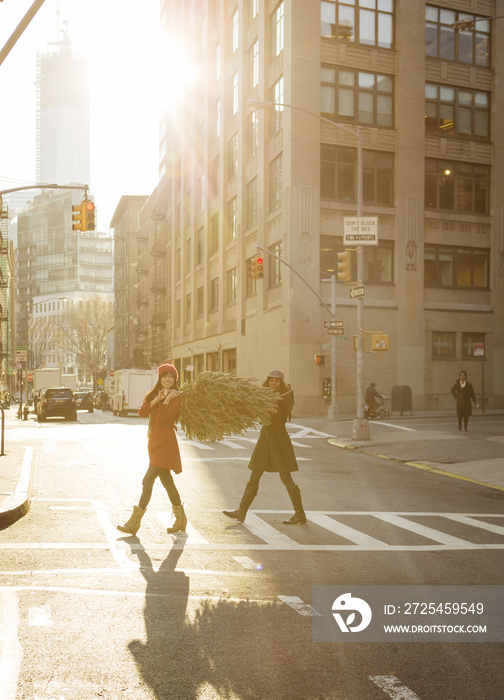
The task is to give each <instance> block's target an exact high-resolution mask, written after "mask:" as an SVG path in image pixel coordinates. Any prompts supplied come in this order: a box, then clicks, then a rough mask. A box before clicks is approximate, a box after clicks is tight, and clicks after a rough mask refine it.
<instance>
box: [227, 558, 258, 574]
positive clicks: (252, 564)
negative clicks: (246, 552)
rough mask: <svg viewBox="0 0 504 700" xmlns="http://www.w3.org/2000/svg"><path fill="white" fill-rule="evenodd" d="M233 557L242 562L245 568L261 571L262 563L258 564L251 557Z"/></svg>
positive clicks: (239, 562)
mask: <svg viewBox="0 0 504 700" xmlns="http://www.w3.org/2000/svg"><path fill="white" fill-rule="evenodd" d="M233 559H234V560H235V561H237V562H238V564H241V565H242V566H243V568H244V569H255V570H256V571H261V569H262V566H261V564H257V563H256V562H255V561H254V560H253V559H251V558H250V557H233Z"/></svg>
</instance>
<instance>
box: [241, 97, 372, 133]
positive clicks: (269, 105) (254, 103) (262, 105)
mask: <svg viewBox="0 0 504 700" xmlns="http://www.w3.org/2000/svg"><path fill="white" fill-rule="evenodd" d="M247 107H248V108H249V109H275V108H276V107H288V108H289V109H295V110H296V111H298V112H304V113H305V114H309V115H310V116H312V117H315V119H318V120H319V121H321V122H325V123H326V124H330V125H331V126H336V127H337V128H338V129H342V130H343V131H346V132H347V133H348V134H352V136H357V135H358V133H359V131H360V130H361V128H362V127H360V126H355V127H353V128H352V127H351V126H346V125H345V124H340V123H339V122H335V121H333V120H332V119H328V118H327V117H323V116H322V115H321V114H317V112H312V110H311V109H305V108H304V107H297V106H296V105H289V104H285V103H283V102H268V100H247Z"/></svg>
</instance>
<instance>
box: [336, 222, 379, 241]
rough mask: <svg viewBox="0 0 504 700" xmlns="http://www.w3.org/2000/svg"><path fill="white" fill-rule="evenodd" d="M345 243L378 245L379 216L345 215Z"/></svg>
mask: <svg viewBox="0 0 504 700" xmlns="http://www.w3.org/2000/svg"><path fill="white" fill-rule="evenodd" d="M343 245H378V217H376V216H371V217H369V216H353V217H350V216H345V217H344V230H343Z"/></svg>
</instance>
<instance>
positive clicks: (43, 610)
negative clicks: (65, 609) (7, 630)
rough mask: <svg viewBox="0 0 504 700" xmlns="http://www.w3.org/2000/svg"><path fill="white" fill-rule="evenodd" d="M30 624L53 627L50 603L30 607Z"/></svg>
mask: <svg viewBox="0 0 504 700" xmlns="http://www.w3.org/2000/svg"><path fill="white" fill-rule="evenodd" d="M28 625H29V626H30V627H51V625H52V615H51V606H50V605H49V603H46V604H45V605H39V606H35V605H34V606H32V607H31V608H28Z"/></svg>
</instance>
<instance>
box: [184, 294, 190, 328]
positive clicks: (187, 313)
mask: <svg viewBox="0 0 504 700" xmlns="http://www.w3.org/2000/svg"><path fill="white" fill-rule="evenodd" d="M190 321H191V295H190V294H186V298H185V322H186V323H189V322H190Z"/></svg>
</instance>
